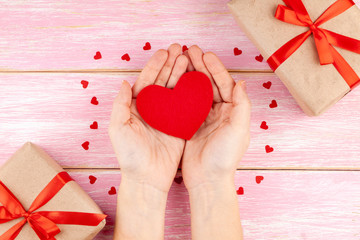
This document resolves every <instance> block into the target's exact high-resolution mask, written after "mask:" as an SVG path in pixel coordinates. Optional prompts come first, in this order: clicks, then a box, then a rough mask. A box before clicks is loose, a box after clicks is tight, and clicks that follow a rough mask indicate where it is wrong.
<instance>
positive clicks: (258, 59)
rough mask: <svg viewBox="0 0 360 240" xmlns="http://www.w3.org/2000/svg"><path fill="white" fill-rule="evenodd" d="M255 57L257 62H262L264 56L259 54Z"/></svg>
mask: <svg viewBox="0 0 360 240" xmlns="http://www.w3.org/2000/svg"><path fill="white" fill-rule="evenodd" d="M255 59H256V61H258V62H262V61H263V60H264V57H263V56H262V55H261V54H260V55H259V56H256V57H255Z"/></svg>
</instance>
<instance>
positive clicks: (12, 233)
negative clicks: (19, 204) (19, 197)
mask: <svg viewBox="0 0 360 240" xmlns="http://www.w3.org/2000/svg"><path fill="white" fill-rule="evenodd" d="M25 223H26V219H23V220H22V221H21V222H18V223H17V224H15V225H14V226H12V228H10V229H9V230H7V231H6V232H5V233H4V234H3V235H1V236H0V240H14V239H15V238H16V237H17V236H18V235H19V233H20V231H21V230H22V228H23V227H24V225H25Z"/></svg>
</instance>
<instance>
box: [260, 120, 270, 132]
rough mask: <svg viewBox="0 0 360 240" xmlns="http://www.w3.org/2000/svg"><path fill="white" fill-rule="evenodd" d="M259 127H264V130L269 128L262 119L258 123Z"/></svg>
mask: <svg viewBox="0 0 360 240" xmlns="http://www.w3.org/2000/svg"><path fill="white" fill-rule="evenodd" d="M260 128H262V129H264V130H268V129H269V126H268V125H267V124H266V122H265V121H262V123H261V125H260Z"/></svg>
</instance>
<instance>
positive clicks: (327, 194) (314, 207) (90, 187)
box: [70, 170, 360, 240]
mask: <svg viewBox="0 0 360 240" xmlns="http://www.w3.org/2000/svg"><path fill="white" fill-rule="evenodd" d="M70 175H71V176H72V177H73V178H74V179H75V180H76V181H77V182H78V183H79V184H80V185H81V186H82V187H83V188H84V189H85V190H86V191H87V192H88V193H89V195H90V196H91V197H92V198H93V199H94V200H95V201H96V202H97V203H98V204H99V206H100V207H101V208H102V209H103V211H104V212H105V213H106V214H108V215H109V218H108V219H107V220H108V224H107V226H106V228H105V229H104V230H103V231H102V232H101V233H100V234H99V235H98V236H97V238H96V239H98V240H100V239H101V240H106V239H109V240H110V239H112V234H113V225H114V219H115V209H116V195H109V194H108V191H109V189H110V188H111V187H112V186H115V187H116V188H118V186H119V183H120V179H121V176H120V172H119V171H102V170H99V171H92V170H86V171H80V172H79V171H78V170H72V171H71V172H70ZM89 175H93V176H95V177H97V181H96V182H95V183H94V184H90V183H89V179H88V176H89ZM256 176H263V177H264V180H263V181H262V182H261V183H260V184H257V183H256V182H255V178H256ZM359 181H360V172H359V171H271V170H270V171H248V170H241V171H237V173H236V177H235V183H236V187H237V188H238V187H243V189H244V194H243V195H238V201H239V207H240V214H241V218H242V225H243V229H244V236H245V238H244V239H245V240H265V239H272V240H277V239H278V240H280V239H294V240H295V239H309V240H310V239H324V240H325V239H326V240H332V239H334V240H335V239H346V240H357V239H359V237H360V230H359V224H360V205H359V199H360V191H359V187H358V183H359ZM165 232H166V238H165V239H169V240H172V239H174V240H175V239H183V240H187V239H190V209H189V201H188V193H187V191H186V188H185V187H184V184H183V183H181V184H177V183H174V184H173V186H172V188H171V191H170V193H169V199H168V205H167V210H166V229H165Z"/></svg>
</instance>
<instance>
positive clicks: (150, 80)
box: [132, 49, 168, 97]
mask: <svg viewBox="0 0 360 240" xmlns="http://www.w3.org/2000/svg"><path fill="white" fill-rule="evenodd" d="M167 57H168V52H167V51H166V50H164V49H160V50H158V51H156V52H155V53H154V55H153V56H152V57H151V58H150V60H149V61H148V62H147V64H146V65H145V67H144V69H143V70H142V71H141V73H140V75H139V77H138V79H137V80H136V82H135V84H134V86H133V89H132V90H133V96H134V97H137V95H138V94H139V92H140V91H141V90H142V89H143V88H144V87H146V86H149V85H151V84H154V82H155V80H156V77H157V76H158V75H159V73H160V71H161V69H162V68H163V66H164V64H165V62H166V59H167Z"/></svg>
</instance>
